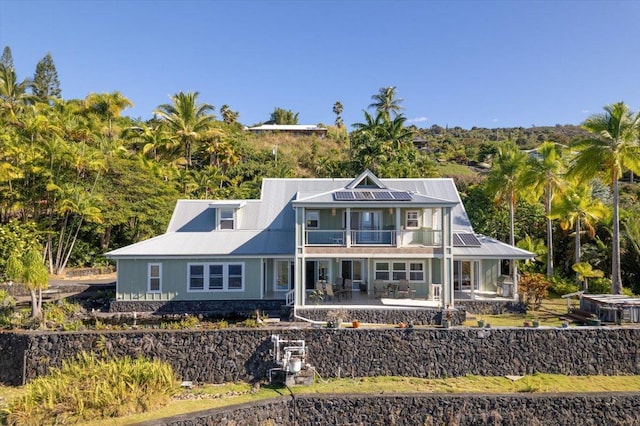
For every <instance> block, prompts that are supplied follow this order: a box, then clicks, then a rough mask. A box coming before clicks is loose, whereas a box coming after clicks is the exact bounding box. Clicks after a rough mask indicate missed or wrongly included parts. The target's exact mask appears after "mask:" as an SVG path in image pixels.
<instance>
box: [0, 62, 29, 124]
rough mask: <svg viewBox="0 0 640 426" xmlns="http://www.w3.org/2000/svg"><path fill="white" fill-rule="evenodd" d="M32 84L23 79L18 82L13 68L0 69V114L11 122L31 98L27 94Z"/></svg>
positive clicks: (15, 119) (14, 120)
mask: <svg viewBox="0 0 640 426" xmlns="http://www.w3.org/2000/svg"><path fill="white" fill-rule="evenodd" d="M31 85H32V82H31V80H29V79H24V80H22V82H18V77H17V75H16V72H15V71H14V69H13V68H6V67H0V114H6V115H7V116H8V117H9V119H10V120H11V121H13V122H16V121H17V116H16V114H18V113H19V112H20V111H21V110H22V109H23V108H24V107H25V106H26V105H27V104H28V103H29V102H30V101H31V99H33V96H32V95H31V94H30V93H29V91H28V90H29V89H30V88H31Z"/></svg>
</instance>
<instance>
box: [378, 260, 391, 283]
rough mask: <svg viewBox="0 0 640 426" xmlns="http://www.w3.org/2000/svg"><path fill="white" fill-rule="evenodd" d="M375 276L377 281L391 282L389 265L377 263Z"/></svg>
mask: <svg viewBox="0 0 640 426" xmlns="http://www.w3.org/2000/svg"><path fill="white" fill-rule="evenodd" d="M375 276H376V279H377V280H385V281H389V263H388V262H376V271H375Z"/></svg>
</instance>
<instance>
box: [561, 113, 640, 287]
mask: <svg viewBox="0 0 640 426" xmlns="http://www.w3.org/2000/svg"><path fill="white" fill-rule="evenodd" d="M582 127H583V128H585V129H586V130H588V131H589V132H590V133H591V134H592V135H593V137H592V138H590V139H587V140H585V141H583V142H582V143H580V144H578V145H577V146H576V147H575V148H577V149H578V150H579V153H578V154H577V156H576V158H575V161H574V165H573V168H572V170H571V173H572V174H573V175H575V176H578V177H579V178H583V179H585V178H588V177H591V176H594V175H596V174H599V173H604V174H605V177H606V181H607V182H609V183H610V184H611V189H612V192H613V209H612V210H613V218H612V225H613V232H612V246H613V247H612V259H611V260H612V271H611V293H613V294H622V275H621V271H620V211H619V209H620V206H619V204H620V193H619V188H618V180H619V179H620V178H621V177H622V174H623V173H624V172H625V171H626V170H631V171H632V172H634V173H636V174H638V173H640V142H639V141H638V135H639V134H640V113H636V114H634V113H633V112H632V111H631V110H630V109H629V107H628V106H627V105H625V104H624V102H618V103H615V104H613V105H607V106H605V107H604V113H601V114H596V115H592V116H591V117H589V118H587V119H586V120H585V121H584V123H582Z"/></svg>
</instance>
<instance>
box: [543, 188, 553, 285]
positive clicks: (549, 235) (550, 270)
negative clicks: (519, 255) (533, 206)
mask: <svg viewBox="0 0 640 426" xmlns="http://www.w3.org/2000/svg"><path fill="white" fill-rule="evenodd" d="M544 207H545V210H546V213H547V277H552V276H553V222H552V220H551V219H550V218H549V214H550V213H551V190H550V189H549V187H547V191H546V199H545V206H544Z"/></svg>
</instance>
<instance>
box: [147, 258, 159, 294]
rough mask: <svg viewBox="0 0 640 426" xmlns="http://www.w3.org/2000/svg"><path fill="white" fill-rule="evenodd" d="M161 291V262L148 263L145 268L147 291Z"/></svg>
mask: <svg viewBox="0 0 640 426" xmlns="http://www.w3.org/2000/svg"><path fill="white" fill-rule="evenodd" d="M161 291H162V263H149V265H148V268H147V293H160V292H161Z"/></svg>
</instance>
